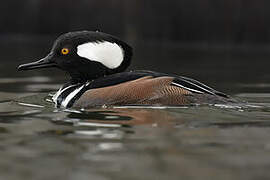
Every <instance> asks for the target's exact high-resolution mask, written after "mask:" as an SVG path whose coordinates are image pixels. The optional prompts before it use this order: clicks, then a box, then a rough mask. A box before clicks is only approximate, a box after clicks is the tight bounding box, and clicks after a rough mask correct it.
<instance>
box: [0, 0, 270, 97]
mask: <svg viewBox="0 0 270 180" xmlns="http://www.w3.org/2000/svg"><path fill="white" fill-rule="evenodd" d="M269 8H270V1H269V0H259V1H254V0H166V1H164V0H152V1H145V0H8V1H7V0H6V1H1V6H0V49H1V55H0V58H1V61H2V62H6V63H10V62H13V63H12V64H11V65H10V67H11V69H9V70H7V68H6V67H5V66H3V65H2V66H0V73H1V75H2V76H6V77H10V76H12V75H15V76H27V75H29V74H31V73H33V75H35V76H36V75H40V74H39V73H43V72H44V73H45V72H46V71H45V70H41V71H34V72H31V73H30V72H24V73H18V72H17V71H16V67H17V66H18V64H22V63H26V62H30V61H35V60H38V59H39V58H42V57H43V56H45V55H46V54H47V53H48V52H49V50H50V48H51V45H52V43H53V41H54V39H55V38H56V37H57V36H59V35H60V34H62V33H65V32H69V31H77V30H93V31H95V30H99V31H103V32H106V33H109V34H113V35H116V36H119V37H120V38H122V39H123V40H124V41H126V42H128V43H129V44H130V45H131V46H132V47H133V49H134V57H133V62H132V65H131V67H130V69H150V70H155V71H161V72H167V73H174V74H180V75H185V76H190V77H192V78H195V79H198V80H200V81H202V82H205V83H209V84H210V85H212V86H214V87H218V88H219V87H220V89H221V88H222V89H225V90H224V91H225V92H233V91H234V90H235V89H237V88H238V89H237V90H236V91H237V92H239V91H245V92H246V91H250V90H248V88H249V89H250V88H252V87H254V86H261V87H262V92H266V91H268V90H270V85H265V84H266V83H268V82H269V78H270V75H269V67H270V63H269V58H270V51H269V50H270V46H269V41H270V21H269V17H270V11H269ZM57 73H58V72H57V71H56V70H50V71H49V73H47V74H45V76H52V75H53V76H55V77H56V76H62V75H63V74H61V75H59V74H57ZM31 75H32V74H31ZM236 84H237V85H236ZM236 86H237V87H236ZM239 88H240V90H239ZM267 88H268V89H267ZM232 89H233V90H232ZM257 90H258V88H257V89H256V91H257Z"/></svg>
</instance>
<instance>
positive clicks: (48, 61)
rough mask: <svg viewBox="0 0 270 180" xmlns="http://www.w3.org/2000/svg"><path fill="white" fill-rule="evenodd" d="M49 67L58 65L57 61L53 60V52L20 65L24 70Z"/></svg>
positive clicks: (19, 68) (21, 69) (20, 68)
mask: <svg viewBox="0 0 270 180" xmlns="http://www.w3.org/2000/svg"><path fill="white" fill-rule="evenodd" d="M48 67H56V63H55V62H53V61H52V55H51V54H49V55H48V56H46V57H45V58H43V59H41V60H39V61H36V62H31V63H27V64H22V65H20V66H19V67H18V70H19V71H24V70H31V69H41V68H48Z"/></svg>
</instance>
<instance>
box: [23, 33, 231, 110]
mask: <svg viewBox="0 0 270 180" xmlns="http://www.w3.org/2000/svg"><path fill="white" fill-rule="evenodd" d="M132 55H133V51H132V47H131V46H130V45H128V44H127V43H126V42H124V41H122V40H120V39H119V38H117V37H115V36H113V35H110V34H106V33H103V32H97V31H75V32H69V33H65V34H62V35H60V36H59V37H58V38H57V39H56V40H55V41H54V43H53V46H52V49H51V51H50V53H49V54H48V55H47V56H46V57H44V58H42V59H40V60H38V61H35V62H31V63H27V64H22V65H19V66H18V70H19V71H25V70H33V69H41V68H51V67H55V68H59V69H61V70H63V71H66V72H67V73H68V74H69V76H70V80H69V81H68V82H67V83H65V84H64V85H63V86H62V87H61V88H60V89H59V90H58V91H57V92H56V93H55V94H54V95H53V97H52V100H53V102H54V104H55V106H56V107H57V108H83V109H85V108H92V107H104V106H106V107H107V106H128V105H145V106H186V105H194V104H227V103H233V102H235V100H234V99H233V98H231V97H230V96H229V95H227V94H225V93H222V92H219V91H217V90H214V89H213V88H211V87H209V86H207V85H205V84H203V83H201V82H199V81H197V80H194V79H191V78H188V77H184V76H178V75H171V74H166V73H160V72H154V71H149V70H133V71H126V69H127V68H128V67H129V65H130V63H131V59H132Z"/></svg>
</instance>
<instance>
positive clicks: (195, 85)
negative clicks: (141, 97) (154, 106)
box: [88, 70, 229, 98]
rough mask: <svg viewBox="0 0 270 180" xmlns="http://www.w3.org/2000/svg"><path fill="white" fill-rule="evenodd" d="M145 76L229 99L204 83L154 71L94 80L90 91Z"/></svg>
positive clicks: (192, 90) (119, 74)
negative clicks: (164, 78)
mask: <svg viewBox="0 0 270 180" xmlns="http://www.w3.org/2000/svg"><path fill="white" fill-rule="evenodd" d="M145 76H151V77H163V76H166V77H172V78H173V81H172V83H171V85H172V86H177V87H180V88H183V89H185V90H188V91H190V92H192V93H199V94H204V93H205V94H210V95H217V96H221V97H224V98H229V96H228V95H226V94H224V93H222V92H219V91H216V90H214V89H213V88H211V87H209V86H206V85H205V84H203V83H200V82H199V81H196V80H194V79H191V78H187V77H183V76H177V75H169V74H165V73H158V72H154V71H144V70H141V71H129V72H122V73H117V74H113V75H110V76H106V77H103V78H100V79H97V80H94V81H93V82H92V83H90V85H89V86H88V88H89V89H94V88H101V87H107V86H113V85H117V84H120V83H124V82H127V81H132V80H136V79H139V78H142V77H145Z"/></svg>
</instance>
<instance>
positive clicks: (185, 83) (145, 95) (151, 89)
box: [71, 71, 229, 107]
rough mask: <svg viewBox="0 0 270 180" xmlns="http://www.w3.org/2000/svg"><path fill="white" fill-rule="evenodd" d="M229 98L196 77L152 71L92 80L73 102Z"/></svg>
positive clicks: (172, 101) (174, 102)
mask: <svg viewBox="0 0 270 180" xmlns="http://www.w3.org/2000/svg"><path fill="white" fill-rule="evenodd" d="M226 98H228V99H229V97H228V96H227V95H225V94H223V93H221V92H218V91H216V90H214V89H212V88H210V87H208V86H206V85H204V84H202V83H200V82H198V81H196V80H193V79H190V78H186V77H181V76H174V75H168V74H164V73H157V72H152V71H130V72H123V73H118V74H114V75H110V76H106V77H103V78H99V79H96V80H94V81H92V82H90V83H89V84H88V85H87V86H86V87H85V88H84V89H83V91H81V92H80V93H78V96H76V97H75V98H74V99H73V100H72V101H71V103H72V104H73V103H75V101H76V103H75V105H79V106H80V107H87V106H96V105H102V104H108V105H109V104H110V105H127V104H161V105H183V104H190V103H196V102H198V103H200V102H205V101H207V99H208V100H209V99H211V100H212V102H214V101H215V100H217V99H218V100H221V99H226Z"/></svg>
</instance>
